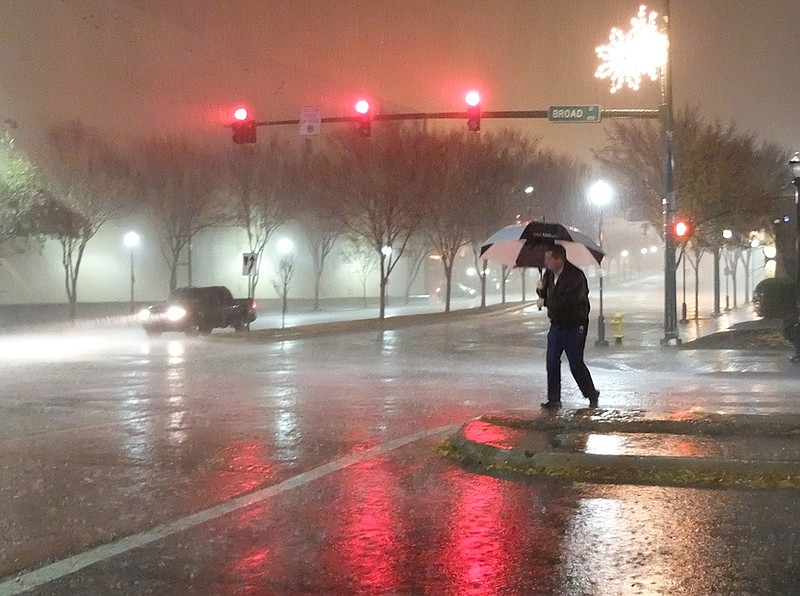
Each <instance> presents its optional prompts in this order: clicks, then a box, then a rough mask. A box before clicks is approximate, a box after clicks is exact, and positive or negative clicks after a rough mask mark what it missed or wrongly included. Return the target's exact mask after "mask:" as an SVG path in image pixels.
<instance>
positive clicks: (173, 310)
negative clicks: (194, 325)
mask: <svg viewBox="0 0 800 596" xmlns="http://www.w3.org/2000/svg"><path fill="white" fill-rule="evenodd" d="M185 316H186V310H185V309H183V308H181V307H180V306H170V307H169V308H168V309H167V312H166V317H167V318H168V319H169V320H170V321H180V320H181V319H182V318H183V317H185Z"/></svg>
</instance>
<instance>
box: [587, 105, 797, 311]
mask: <svg viewBox="0 0 800 596" xmlns="http://www.w3.org/2000/svg"><path fill="white" fill-rule="evenodd" d="M674 134H675V137H674V148H675V155H676V159H675V183H676V195H677V198H678V200H677V202H678V213H677V216H678V217H679V218H681V219H686V220H689V221H691V222H692V233H691V236H690V237H689V238H688V239H687V240H686V241H684V242H683V243H682V244H681V246H680V247H679V248H680V258H679V259H678V261H677V263H676V267H677V266H678V265H679V264H680V259H681V258H685V259H687V262H688V263H689V264H690V265H691V267H692V269H693V271H694V277H695V317H697V316H698V314H697V304H698V301H699V267H700V261H701V259H702V257H703V256H704V255H705V254H711V255H712V256H713V259H714V265H715V268H714V270H715V273H716V275H715V294H716V295H717V296H718V294H719V269H720V267H719V261H720V258H721V257H724V259H725V267H726V269H727V270H728V271H729V272H731V274H732V281H733V285H734V296H735V295H736V284H737V281H736V275H735V272H736V271H737V269H738V264H739V263H740V262H741V263H742V265H743V270H744V271H745V288H748V287H749V286H750V280H749V279H748V276H749V274H750V263H749V259H750V257H751V255H752V251H751V249H750V248H751V246H750V242H751V240H752V239H753V237H754V236H755V234H754V232H758V233H759V236H761V237H762V240H763V234H761V232H762V231H766V232H767V233H768V235H770V236H771V235H772V230H773V221H774V219H775V217H776V215H777V213H776V205H777V204H778V203H779V202H780V199H781V198H782V196H785V195H787V194H788V193H789V192H790V190H789V185H788V183H789V181H790V179H791V176H790V172H789V170H788V160H789V154H788V152H787V151H786V150H784V149H782V148H781V147H778V146H776V145H774V144H769V143H762V142H759V141H758V139H756V137H755V136H753V135H752V134H746V133H741V132H739V131H738V130H737V129H736V127H735V126H733V125H726V124H723V123H721V122H718V121H717V122H712V123H707V122H704V121H703V120H702V118H701V117H700V115H699V113H698V110H697V109H692V108H686V109H684V110H681V111H680V113H679V114H678V115H677V117H676V120H675V133H674ZM662 155H663V145H662V138H661V131H660V129H659V126H658V125H657V124H655V123H653V122H647V123H642V122H637V121H633V120H617V121H614V122H612V123H611V125H610V129H609V134H608V143H607V144H606V146H605V147H604V148H602V149H601V150H598V151H595V152H594V157H595V159H596V160H597V161H598V163H599V164H600V168H601V170H602V171H603V172H604V174H605V175H606V176H608V177H609V178H610V179H611V180H613V183H614V184H615V185H616V186H617V188H618V189H619V190H620V192H619V196H620V198H621V201H622V204H621V205H620V206H621V208H623V209H624V210H625V213H626V215H627V217H628V218H629V219H632V220H637V221H642V222H646V223H647V224H649V225H651V226H653V227H654V228H655V229H656V230H659V232H660V233H661V234H662V235H663V233H664V227H663V214H662V203H661V196H662V195H663V191H662V184H661V181H662V170H663V158H662ZM725 230H729V231H730V233H729V234H728V233H726V234H725V236H723V232H724V231H725ZM790 253H791V251H788V253H787V254H790ZM717 304H718V300H717Z"/></svg>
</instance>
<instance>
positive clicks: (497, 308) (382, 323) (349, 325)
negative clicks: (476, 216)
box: [211, 302, 531, 342]
mask: <svg viewBox="0 0 800 596" xmlns="http://www.w3.org/2000/svg"><path fill="white" fill-rule="evenodd" d="M530 305H531V304H530V303H528V302H521V303H520V302H517V303H514V304H496V305H491V306H486V307H477V308H467V309H459V310H452V311H450V312H434V313H418V314H413V315H397V316H392V317H386V318H384V319H379V318H370V319H349V320H345V321H332V322H325V323H311V324H307V325H296V326H294V327H285V328H283V329H280V328H278V329H257V330H253V331H250V332H249V333H235V334H234V333H224V334H216V335H213V336H211V337H212V338H213V339H215V340H216V339H221V340H231V339H233V340H243V341H254V342H263V341H276V340H278V341H280V340H290V339H300V338H304V337H315V336H320V335H326V334H332V333H345V332H347V333H358V332H363V331H388V330H392V329H402V328H405V327H413V326H416V325H431V324H436V323H447V322H448V321H458V320H461V319H465V318H468V317H474V316H480V315H483V316H487V315H497V314H504V313H509V312H514V311H517V310H523V309H525V308H528V307H529V306H530Z"/></svg>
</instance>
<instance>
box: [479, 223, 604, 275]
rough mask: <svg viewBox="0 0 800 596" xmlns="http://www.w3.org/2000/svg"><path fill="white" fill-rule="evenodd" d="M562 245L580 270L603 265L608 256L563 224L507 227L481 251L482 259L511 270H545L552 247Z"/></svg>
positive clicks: (584, 237)
mask: <svg viewBox="0 0 800 596" xmlns="http://www.w3.org/2000/svg"><path fill="white" fill-rule="evenodd" d="M553 244H560V245H562V246H563V247H564V248H565V249H566V251H567V260H568V261H569V262H570V263H572V264H574V265H578V266H579V267H586V266H590V265H595V266H597V265H599V264H600V262H601V261H602V260H603V257H604V256H605V253H604V252H603V250H602V249H601V248H600V247H599V246H598V245H597V243H596V242H595V241H594V240H592V239H591V238H589V237H588V236H587V235H586V234H583V233H581V232H579V231H578V230H575V229H573V228H568V227H566V226H563V225H561V224H559V223H549V222H541V221H532V222H529V223H527V224H522V225H511V226H506V227H504V228H502V229H500V230H498V231H497V232H495V233H494V234H492V235H491V236H490V237H489V238H487V239H486V241H485V242H484V243H483V246H482V247H481V258H482V259H486V260H487V261H495V262H499V263H502V264H503V265H507V266H509V267H538V268H542V267H544V253H545V250H546V249H547V247H548V246H552V245H553Z"/></svg>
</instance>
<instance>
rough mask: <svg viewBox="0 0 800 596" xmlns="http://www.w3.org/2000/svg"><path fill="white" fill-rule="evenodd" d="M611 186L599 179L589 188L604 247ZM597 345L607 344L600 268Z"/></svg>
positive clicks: (600, 240) (599, 236) (599, 235)
mask: <svg viewBox="0 0 800 596" xmlns="http://www.w3.org/2000/svg"><path fill="white" fill-rule="evenodd" d="M613 194H614V193H613V190H612V189H611V186H609V184H608V183H607V182H605V181H603V180H598V181H597V182H595V183H594V184H592V186H591V188H589V200H590V201H591V202H592V203H593V204H594V206H595V207H597V211H598V212H599V217H598V219H597V238H598V240H599V243H600V248H601V249H602V248H603V207H605V206H606V205H608V204H609V203H610V202H611V199H612V196H613ZM594 345H596V346H607V345H608V342H607V341H606V324H605V319H604V318H603V270H602V268H601V269H600V314H599V315H598V316H597V341H596V342H594Z"/></svg>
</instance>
